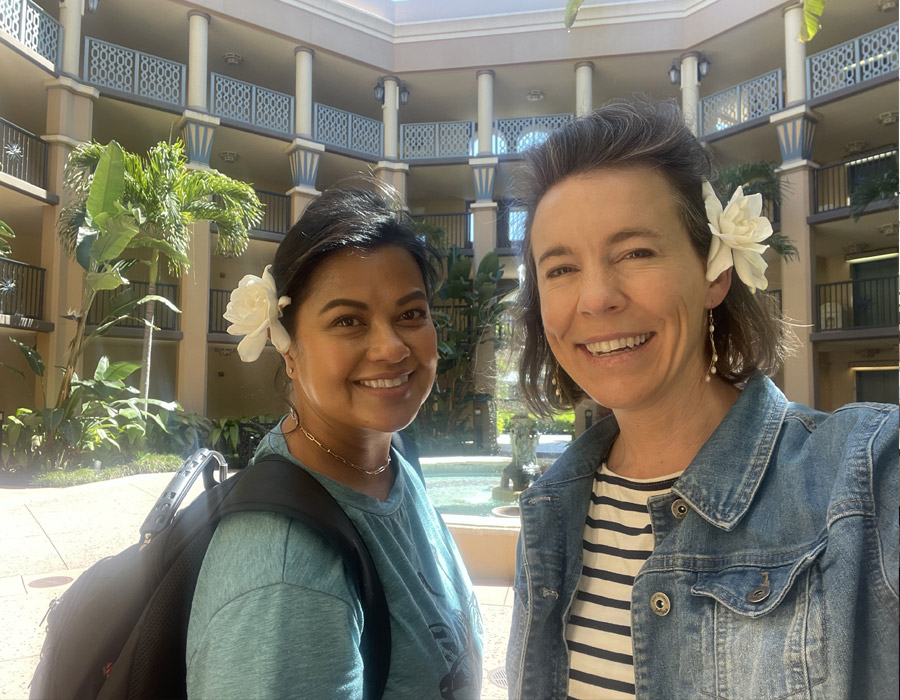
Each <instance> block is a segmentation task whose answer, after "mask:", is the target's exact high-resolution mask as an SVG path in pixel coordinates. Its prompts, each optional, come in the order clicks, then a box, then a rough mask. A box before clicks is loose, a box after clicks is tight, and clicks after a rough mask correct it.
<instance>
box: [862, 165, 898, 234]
mask: <svg viewBox="0 0 900 700" xmlns="http://www.w3.org/2000/svg"><path fill="white" fill-rule="evenodd" d="M894 163H896V160H895V161H894ZM897 180H898V177H897V168H896V165H895V166H894V167H893V168H889V169H888V170H886V171H885V172H883V173H879V174H877V175H873V176H872V177H869V178H867V179H866V180H864V181H863V182H860V183H859V184H857V185H856V186H855V187H854V188H853V191H852V192H851V193H850V216H851V217H853V220H854V221H859V218H860V217H861V216H862V215H863V213H865V211H866V207H868V206H869V205H870V204H871V203H872V202H878V201H881V200H885V201H887V202H889V203H890V204H891V205H893V206H896V204H897V190H898V184H897Z"/></svg>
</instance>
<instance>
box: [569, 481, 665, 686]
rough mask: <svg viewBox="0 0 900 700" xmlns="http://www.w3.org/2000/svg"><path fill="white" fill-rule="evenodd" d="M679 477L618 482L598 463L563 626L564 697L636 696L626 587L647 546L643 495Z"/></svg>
mask: <svg viewBox="0 0 900 700" xmlns="http://www.w3.org/2000/svg"><path fill="white" fill-rule="evenodd" d="M678 476H680V472H679V474H672V475H669V476H667V477H664V478H662V479H659V478H657V479H624V478H622V477H619V476H616V475H615V474H613V473H612V472H611V471H609V469H608V468H607V466H606V464H605V463H604V464H602V465H601V466H600V469H599V470H598V471H597V474H596V476H595V477H594V486H593V489H592V492H591V505H590V508H589V509H588V514H587V519H586V521H585V525H584V542H583V546H584V560H583V565H582V569H581V578H580V579H579V581H578V591H577V593H576V595H575V601H574V602H573V604H572V610H571V613H570V615H569V620H568V623H567V624H566V643H567V645H568V648H569V698H570V700H625V699H627V698H634V661H633V658H632V649H631V588H632V586H633V584H634V577H635V576H637V574H638V571H640V569H641V566H642V565H643V564H644V562H645V561H646V560H647V557H649V556H650V553H651V552H652V551H653V532H652V530H651V528H650V514H649V512H648V510H647V499H648V498H650V497H651V496H655V495H657V494H664V493H667V492H668V491H669V490H671V488H672V484H674V483H675V481H676V480H677V478H678Z"/></svg>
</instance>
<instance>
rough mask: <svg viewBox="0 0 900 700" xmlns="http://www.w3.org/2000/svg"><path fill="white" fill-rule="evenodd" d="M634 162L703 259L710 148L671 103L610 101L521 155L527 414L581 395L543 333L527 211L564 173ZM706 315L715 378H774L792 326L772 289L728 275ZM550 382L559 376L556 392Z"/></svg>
mask: <svg viewBox="0 0 900 700" xmlns="http://www.w3.org/2000/svg"><path fill="white" fill-rule="evenodd" d="M635 165H642V166H650V167H654V168H656V169H657V171H658V172H659V173H660V174H661V175H663V176H664V177H665V178H666V180H667V181H668V183H669V185H671V187H672V191H673V193H674V197H675V200H676V206H677V209H678V211H679V213H680V215H681V220H682V223H683V224H684V226H685V229H686V230H687V231H688V234H689V235H690V239H691V244H692V245H693V247H694V250H695V251H696V252H697V255H698V256H700V258H701V259H703V260H706V258H707V256H708V254H709V246H710V241H711V239H712V234H711V233H710V230H709V226H708V225H707V219H706V209H705V207H704V204H703V195H702V180H703V179H704V178H705V179H707V180H712V179H713V168H712V164H711V161H710V157H709V154H708V153H707V151H706V150H705V149H704V148H703V146H702V145H701V144H700V142H699V141H698V140H697V138H696V137H695V136H694V135H693V134H692V133H691V132H690V130H689V129H688V128H687V127H686V126H685V124H684V119H683V117H682V115H681V111H680V110H679V109H678V107H677V106H676V105H675V104H673V103H671V102H653V101H650V100H648V99H645V98H641V97H638V98H635V99H632V100H615V101H612V102H609V103H607V104H605V105H603V106H602V107H599V108H598V109H596V110H594V111H593V112H592V113H591V114H588V115H586V116H584V117H581V118H579V119H576V120H574V121H572V122H570V123H569V124H567V125H566V126H564V127H562V128H561V129H559V130H557V131H554V132H553V133H552V134H550V136H549V137H548V138H547V140H546V141H545V142H544V143H543V144H541V145H540V146H538V147H536V148H533V149H531V150H529V151H527V152H526V154H525V162H524V166H523V168H522V171H521V172H520V178H521V179H520V181H519V184H518V187H517V189H518V196H519V200H520V201H521V202H522V204H523V205H524V206H525V209H526V213H527V218H526V222H525V237H524V240H523V243H522V257H523V262H524V264H525V276H524V279H523V281H522V285H521V288H520V289H519V293H518V295H517V307H518V319H519V332H520V333H521V335H522V336H523V340H524V349H523V353H522V358H521V361H520V364H519V388H520V390H521V392H522V396H523V397H524V399H525V401H526V402H527V403H528V405H529V406H530V407H531V408H532V410H534V411H537V412H538V413H540V414H542V415H547V414H548V413H551V412H553V411H555V410H567V409H569V408H571V406H572V405H573V404H574V403H575V402H577V401H578V400H580V399H581V398H583V397H584V396H585V392H584V391H583V390H582V389H581V387H579V386H578V385H577V384H576V383H575V382H574V381H573V380H572V379H571V377H569V376H568V375H567V374H566V373H565V371H564V370H563V369H562V368H561V367H560V366H559V364H558V363H557V361H556V358H555V357H554V356H553V353H552V352H551V350H550V346H549V344H548V343H547V337H546V335H545V333H544V325H543V322H542V320H541V305H540V297H539V295H538V289H537V278H536V269H535V263H534V256H533V255H532V250H531V227H532V225H533V223H534V214H535V210H536V209H537V206H538V204H539V203H540V201H541V199H542V198H543V196H544V195H545V194H546V193H547V191H548V190H550V188H552V187H553V186H554V185H556V184H558V183H559V182H561V181H562V180H565V179H566V178H569V177H572V176H575V175H584V174H586V173H591V172H594V171H597V170H603V169H606V168H613V167H623V166H635ZM713 317H714V319H715V325H716V336H715V343H716V353H717V354H718V356H719V359H718V360H717V362H716V372H717V373H718V375H719V376H720V377H722V378H723V379H724V380H726V381H727V382H730V383H732V384H739V383H741V382H743V381H745V380H746V379H748V378H749V377H750V376H751V375H753V374H756V373H757V372H763V373H765V374H768V375H773V374H774V373H775V372H777V371H778V368H779V367H780V366H781V363H782V361H783V359H784V356H785V352H786V349H787V346H788V344H789V343H788V338H789V337H790V332H789V331H788V330H787V329H786V327H785V324H784V322H783V321H782V319H781V314H780V311H779V309H778V305H777V303H776V302H775V300H774V299H773V298H772V297H771V296H770V295H768V294H762V293H761V294H753V293H751V292H750V290H749V289H748V288H747V287H746V286H745V285H744V283H743V282H741V281H740V280H739V279H738V278H737V276H736V275H733V276H732V281H731V288H730V290H729V291H728V294H727V295H726V297H725V300H724V301H723V302H722V303H721V304H720V305H719V306H717V307H716V308H715V309H713ZM554 378H558V388H559V391H560V396H557V395H556V389H557V385H554V384H553V382H554Z"/></svg>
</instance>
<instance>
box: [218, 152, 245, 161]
mask: <svg viewBox="0 0 900 700" xmlns="http://www.w3.org/2000/svg"><path fill="white" fill-rule="evenodd" d="M240 157H241V156H240V155H239V154H238V153H236V152H235V151H222V152H221V153H219V158H221V159H222V160H224V161H225V162H226V163H236V162H237V161H238V159H240Z"/></svg>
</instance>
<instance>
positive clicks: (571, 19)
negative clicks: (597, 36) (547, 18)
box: [565, 0, 584, 29]
mask: <svg viewBox="0 0 900 700" xmlns="http://www.w3.org/2000/svg"><path fill="white" fill-rule="evenodd" d="M583 2H584V0H569V1H568V2H567V3H566V20H565V25H566V29H570V28H571V27H572V25H573V24H575V18H576V17H577V16H578V10H580V9H581V5H582V3H583Z"/></svg>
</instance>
